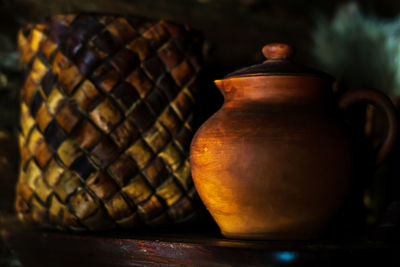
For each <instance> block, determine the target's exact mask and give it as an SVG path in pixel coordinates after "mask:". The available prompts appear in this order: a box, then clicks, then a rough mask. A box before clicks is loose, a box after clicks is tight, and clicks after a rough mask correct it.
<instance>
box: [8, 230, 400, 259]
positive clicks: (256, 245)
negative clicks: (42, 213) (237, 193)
mask: <svg viewBox="0 0 400 267" xmlns="http://www.w3.org/2000/svg"><path fill="white" fill-rule="evenodd" d="M2 237H3V239H4V242H5V245H6V246H7V247H8V248H9V249H12V250H13V251H14V253H15V255H16V256H17V258H18V260H19V261H20V262H21V263H22V266H340V265H344V264H346V266H399V264H400V261H399V260H398V259H397V258H395V256H396V251H399V247H398V246H395V245H389V244H385V243H377V242H367V241H346V242H344V241H329V242H328V241H307V242H280V241H240V240H229V239H224V238H222V237H220V236H219V235H218V234H212V233H197V234H189V233H184V234H183V233H181V234H165V233H158V234H154V233H153V234H144V233H142V234H137V233H136V234H125V235H120V236H116V235H115V234H114V235H110V234H104V233H103V234H97V235H86V234H80V235H78V234H69V233H61V232H39V231H32V230H20V229H19V230H15V229H14V230H3V231H2Z"/></svg>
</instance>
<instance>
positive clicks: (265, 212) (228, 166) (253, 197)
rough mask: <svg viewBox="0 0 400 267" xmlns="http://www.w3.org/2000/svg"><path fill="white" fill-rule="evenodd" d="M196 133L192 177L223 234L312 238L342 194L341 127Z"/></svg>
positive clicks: (344, 153) (346, 162)
mask: <svg viewBox="0 0 400 267" xmlns="http://www.w3.org/2000/svg"><path fill="white" fill-rule="evenodd" d="M331 135H334V136H331ZM202 136H207V134H206V135H203V134H201V133H200V134H199V135H198V136H196V138H195V139H194V140H193V143H192V150H191V165H192V173H193V178H194V182H195V185H196V188H197V190H198V192H199V195H200V197H201V199H202V200H203V202H204V203H205V205H206V207H207V208H208V209H209V211H210V213H211V215H212V216H213V217H214V219H215V221H216V222H217V224H218V225H219V227H220V228H221V230H222V233H223V234H224V235H225V236H228V237H234V238H259V239H307V238H310V237H314V236H316V235H318V233H319V232H320V231H321V230H322V229H323V227H324V226H325V225H326V223H327V222H328V221H329V219H330V218H331V217H332V216H333V215H334V213H335V212H336V211H337V209H338V208H339V207H340V205H341V203H342V201H343V199H344V197H345V194H346V193H347V190H348V184H349V179H350V175H351V166H352V160H351V157H350V150H349V146H348V143H347V142H346V140H345V138H344V137H342V136H341V135H340V134H339V138H338V134H337V133H332V132H329V131H327V132H326V133H318V134H317V135H310V134H306V133H305V134H303V135H301V134H300V135H299V134H297V135H296V137H294V136H284V135H283V136H282V135H281V136H277V135H274V134H272V135H270V136H268V134H262V135H259V136H248V135H242V136H238V135H235V136H229V135H220V136H218V135H214V136H212V137H210V135H208V137H202Z"/></svg>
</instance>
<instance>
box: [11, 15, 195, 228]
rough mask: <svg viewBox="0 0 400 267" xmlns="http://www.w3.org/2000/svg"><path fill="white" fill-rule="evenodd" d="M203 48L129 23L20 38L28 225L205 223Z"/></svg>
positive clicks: (63, 22) (157, 26) (57, 20)
mask: <svg viewBox="0 0 400 267" xmlns="http://www.w3.org/2000/svg"><path fill="white" fill-rule="evenodd" d="M196 40H197V39H196V35H195V34H193V32H192V31H191V30H190V29H187V28H185V27H182V26H179V25H175V24H172V23H169V22H166V21H150V20H147V19H140V18H136V17H129V16H125V17H123V16H103V15H86V14H83V15H60V16H54V17H52V18H51V19H50V20H49V21H48V23H46V24H43V25H42V24H40V25H28V26H26V27H25V28H24V29H22V30H21V31H20V33H19V36H18V42H19V50H20V58H21V63H22V65H23V67H24V68H25V70H26V77H25V81H24V84H23V87H22V90H21V96H20V104H21V115H20V134H19V147H20V154H21V162H20V176H19V180H18V184H17V198H16V209H17V212H18V215H19V217H20V218H21V219H22V220H23V221H26V222H33V223H39V224H40V225H43V226H46V227H49V226H50V227H58V228H61V229H72V230H92V231H95V230H102V229H110V228H115V227H122V228H132V227H136V226H138V225H141V224H145V225H159V224H168V223H171V222H172V223H178V222H183V221H187V220H189V219H191V218H195V217H196V208H195V207H196V198H197V196H196V192H195V189H194V186H193V183H192V179H191V175H190V166H189V161H188V150H189V144H190V141H191V138H192V133H193V130H192V121H193V110H194V104H195V99H196V97H195V93H196V87H197V85H196V84H197V82H196V78H197V76H198V73H199V71H200V69H201V65H200V63H199V62H200V61H199V56H198V55H199V53H198V52H197V50H196V48H197V47H198V46H199V45H198V43H197V44H196Z"/></svg>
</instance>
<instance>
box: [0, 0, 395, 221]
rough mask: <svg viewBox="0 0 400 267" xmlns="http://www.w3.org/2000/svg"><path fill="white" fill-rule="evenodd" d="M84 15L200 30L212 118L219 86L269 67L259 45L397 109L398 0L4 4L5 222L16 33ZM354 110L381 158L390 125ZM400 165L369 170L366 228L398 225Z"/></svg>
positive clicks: (13, 165)
mask: <svg viewBox="0 0 400 267" xmlns="http://www.w3.org/2000/svg"><path fill="white" fill-rule="evenodd" d="M79 12H99V13H118V14H133V15H138V16H143V17H150V18H155V19H160V18H164V19H167V20H171V21H174V22H177V23H183V24H187V25H189V26H190V27H193V28H195V29H197V30H199V31H201V32H202V33H203V36H204V45H203V54H204V61H205V66H206V70H205V73H204V79H205V80H204V84H205V86H204V88H203V89H202V90H203V105H204V106H205V107H206V108H205V109H204V114H203V118H204V119H206V118H207V117H208V116H209V115H211V114H212V113H213V112H215V111H216V110H217V109H218V108H219V107H220V105H221V104H222V101H223V99H222V96H221V95H220V93H219V92H218V90H217V89H216V87H214V86H213V84H212V81H213V80H214V79H216V78H221V77H223V76H225V75H226V74H228V73H229V72H231V71H234V70H236V69H238V68H241V67H245V66H249V65H252V64H256V63H260V62H262V61H263V56H262V53H261V48H262V46H263V45H265V44H267V43H270V42H286V43H288V44H291V45H293V46H295V48H296V57H295V61H296V62H301V63H302V64H305V65H308V66H310V67H314V68H318V69H321V70H323V71H326V72H328V73H330V74H331V75H333V76H335V77H336V78H337V82H336V83H335V88H334V89H335V90H336V91H337V92H339V93H340V91H343V90H346V89H347V88H353V87H372V88H377V89H380V90H382V91H384V92H385V93H387V94H388V95H389V96H390V97H391V98H392V99H393V101H394V102H395V103H398V102H399V101H398V100H397V99H398V97H400V16H399V14H400V1H396V0H373V1H345V0H342V1H318V0H310V1H296V0H292V1H289V0H280V1H278V0H185V1H178V0H169V1H164V0H152V1H145V0H113V1H109V0H0V21H1V23H0V174H1V175H0V224H1V220H4V219H2V218H5V217H7V216H8V215H10V214H12V212H13V200H14V196H13V195H14V185H15V182H16V179H17V173H18V149H17V143H16V133H17V129H18V93H19V88H20V85H21V83H22V81H23V78H24V74H23V73H22V71H21V69H20V68H19V65H18V53H17V44H16V36H17V31H18V29H19V28H20V27H21V26H23V25H25V24H26V23H40V22H43V21H44V20H45V19H46V17H48V16H49V15H52V14H58V13H79ZM356 113H358V114H362V115H363V116H362V118H363V119H362V120H358V121H354V122H353V123H354V125H356V127H355V128H357V130H358V131H360V132H362V136H365V139H363V140H362V142H363V143H364V144H365V145H366V146H368V147H369V148H368V149H369V150H370V151H371V157H373V156H372V155H373V151H374V149H377V147H378V146H379V144H380V141H381V137H382V136H383V135H384V129H385V122H384V121H383V120H382V119H381V118H382V116H381V114H380V113H379V112H377V111H375V110H374V109H373V108H371V107H368V108H366V107H361V108H360V109H359V110H358V111H357V112H356ZM360 136H361V135H360ZM360 138H364V137H360ZM399 162H400V146H399V145H397V148H396V149H395V151H394V152H393V153H392V155H391V157H390V158H389V159H388V160H387V161H386V162H385V163H384V164H382V165H381V166H380V167H379V168H378V169H377V170H374V169H375V168H372V167H371V168H368V171H365V172H364V174H365V175H366V177H365V180H364V182H363V189H362V190H363V192H362V194H363V205H364V208H365V216H364V217H363V219H364V220H365V223H366V224H368V225H375V226H379V225H387V224H388V222H389V225H391V226H397V225H398V224H399V221H400V219H399V218H400V216H399V215H398V214H400V208H399V207H398V206H399V205H398V204H397V203H398V202H397V201H398V200H399V199H400V179H399V174H400V168H399V167H398V165H399V164H398V163H399ZM396 229H397V228H396Z"/></svg>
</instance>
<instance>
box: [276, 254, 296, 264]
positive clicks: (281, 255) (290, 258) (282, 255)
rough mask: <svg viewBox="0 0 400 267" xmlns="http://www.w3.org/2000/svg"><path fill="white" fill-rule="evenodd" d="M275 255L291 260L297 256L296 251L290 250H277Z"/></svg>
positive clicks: (284, 259) (279, 258)
mask: <svg viewBox="0 0 400 267" xmlns="http://www.w3.org/2000/svg"><path fill="white" fill-rule="evenodd" d="M275 256H276V258H277V259H278V260H280V261H283V262H290V261H292V260H294V259H295V258H296V253H294V252H289V251H282V252H277V253H276V254H275Z"/></svg>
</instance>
